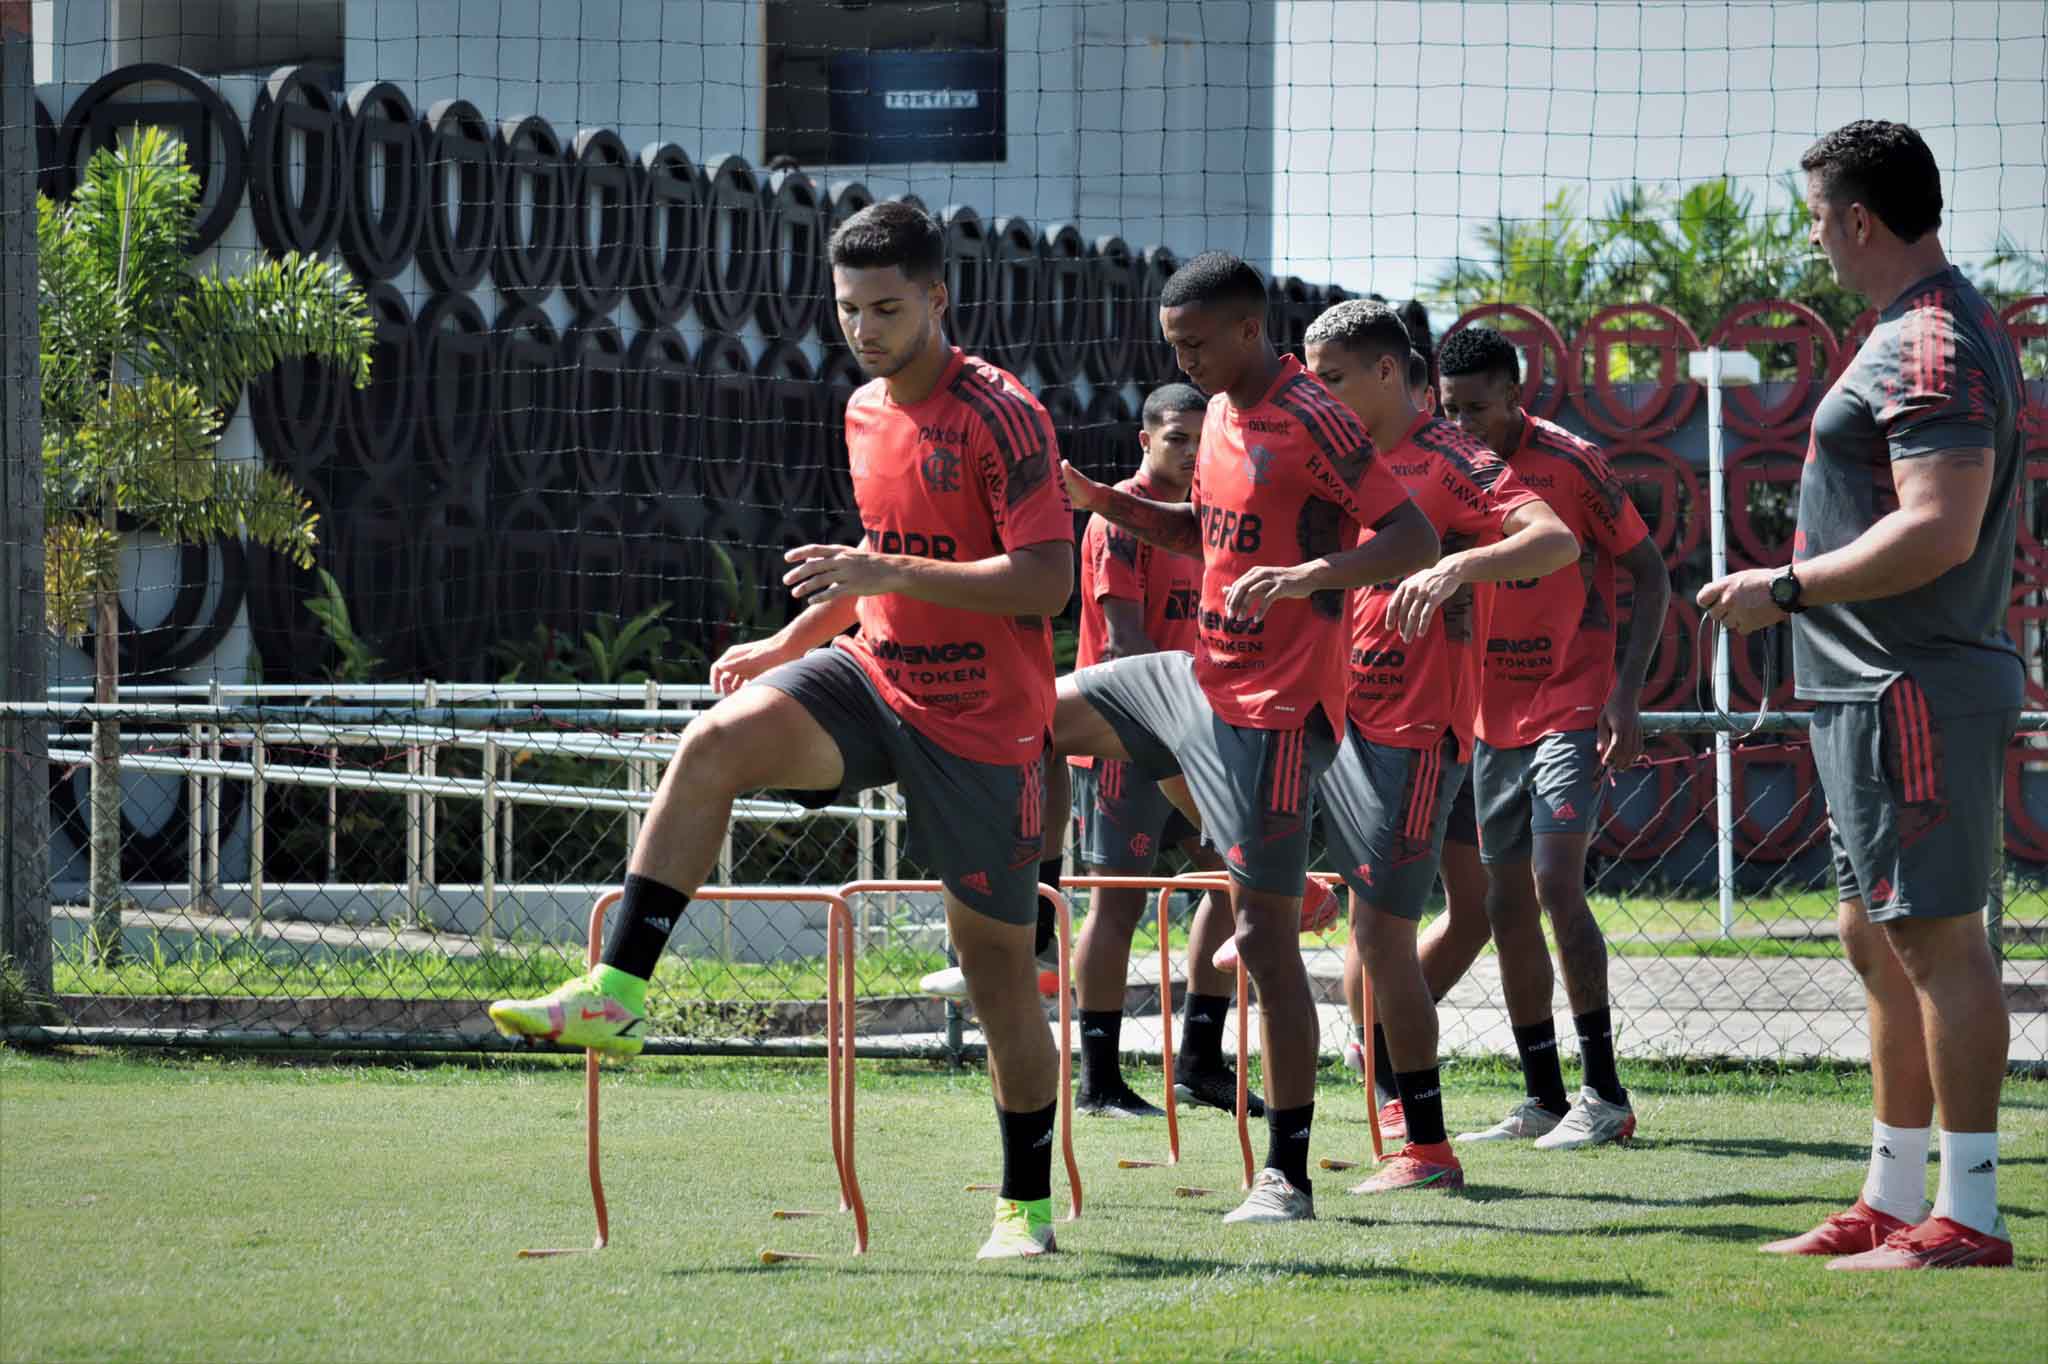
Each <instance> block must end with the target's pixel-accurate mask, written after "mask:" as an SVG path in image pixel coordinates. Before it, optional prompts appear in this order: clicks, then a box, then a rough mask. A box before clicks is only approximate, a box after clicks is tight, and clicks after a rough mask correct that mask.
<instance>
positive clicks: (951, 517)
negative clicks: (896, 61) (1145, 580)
mask: <svg viewBox="0 0 2048 1364" xmlns="http://www.w3.org/2000/svg"><path fill="white" fill-rule="evenodd" d="M830 249H831V262H832V288H833V294H834V297H835V299H836V302H837V306H838V311H839V324H840V327H841V328H842V329H843V330H844V331H845V333H846V339H847V342H848V344H849V345H850V346H851V347H852V348H853V353H854V355H855V357H856V358H857V359H858V361H859V363H860V366H861V369H862V371H863V372H864V373H866V374H868V375H869V376H871V378H870V382H869V383H867V384H866V385H865V386H863V387H862V388H861V389H860V390H859V391H857V392H856V393H855V394H854V395H853V398H852V400H851V401H850V402H849V403H848V404H847V409H846V445H847V453H848V456H849V459H850V463H851V466H852V474H853V487H854V497H855V501H856V503H857V505H858V507H859V510H860V517H861V525H862V527H863V528H864V534H863V540H862V543H861V544H858V545H804V546H802V547H800V548H797V549H793V550H791V551H790V552H789V554H788V555H787V559H788V562H789V563H790V565H791V567H790V570H789V572H788V573H787V574H786V575H785V576H784V578H783V581H784V582H785V583H786V584H787V585H788V586H789V588H790V590H791V592H792V593H793V595H794V596H795V597H796V599H797V600H798V601H799V602H801V603H802V604H803V608H804V609H803V611H802V612H801V613H800V614H799V615H797V616H796V618H795V619H793V620H792V621H790V623H789V624H788V625H786V626H784V627H783V628H782V629H781V630H780V631H778V632H777V633H775V634H774V635H771V636H770V637H768V638H767V639H763V640H759V641H756V642H753V643H749V644H741V645H736V646H735V647H733V648H731V649H728V650H727V651H726V652H725V653H724V654H723V655H722V656H721V657H720V658H719V660H718V662H717V663H716V664H715V665H714V667H713V668H712V674H711V680H712V684H713V685H714V686H715V687H716V688H717V689H718V691H719V692H721V693H722V694H723V695H724V699H723V700H721V701H719V703H718V704H717V705H715V706H713V707H712V708H711V709H710V710H709V711H706V712H705V713H704V714H703V715H701V716H698V717H697V718H695V719H693V720H692V721H691V723H690V725H689V727H688V728H687V729H686V730H684V732H683V739H682V742H681V744H680V745H679V746H678V747H677V749H676V753H675V756H674V758H673V759H672V760H671V761H670V762H669V765H668V771H667V772H666V774H665V775H664V776H663V778H662V782H661V786H660V788H659V789H658V790H657V791H656V792H655V796H654V801H653V804H652V806H651V807H650V808H649V810H648V813H647V819H646V823H645V825H644V827H643V828H642V831H641V836H640V838H639V840H638V841H637V842H636V843H635V845H634V847H633V854H632V859H631V862H630V864H629V867H630V870H629V874H628V875H627V877H626V885H625V899H624V900H623V901H622V902H621V903H620V906H619V909H618V912H617V916H616V924H615V927H614V928H613V930H612V933H611V937H610V940H609V941H608V942H607V943H606V944H605V949H604V956H603V961H602V964H600V965H599V966H597V967H595V968H593V969H592V970H591V972H590V973H589V974H588V975H587V976H583V977H579V978H578V979H575V980H572V981H570V982H568V983H567V984H565V985H563V986H562V987H560V988H559V989H557V990H555V991H554V992H553V993H552V994H549V995H546V996H544V997H542V998H539V999H530V1000H501V1001H499V1002H498V1003H496V1004H493V1005H492V1006H491V1011H490V1012H491V1019H492V1021H493V1022H494V1023H495V1024H496V1025H497V1027H498V1028H499V1030H500V1031H502V1032H504V1033H507V1034H508V1035H513V1036H527V1037H545V1038H548V1039H550V1040H553V1041H558V1042H561V1043H564V1044H565V1045H568V1046H575V1047H592V1048H595V1049H597V1050H599V1051H603V1052H607V1053H610V1054H612V1055H615V1056H631V1055H633V1054H635V1053H637V1052H638V1051H639V1050H640V1047H641V1025H642V1022H643V1021H644V1020H643V1013H644V1008H645V995H646V990H647V983H648V980H649V978H650V977H652V976H653V974H654V968H655V965H656V963H657V962H658V961H659V959H660V956H661V953H662V950H663V948H664V946H665V945H666V944H667V942H668V938H669V934H670V932H671V931H672V930H673V928H674V927H675V924H676V922H677V921H678V920H679V919H680V918H681V917H682V915H683V914H684V912H685V911H686V910H687V908H688V906H689V899H690V895H691V894H692V893H693V892H694V891H695V890H696V889H697V887H698V886H700V885H701V884H702V883H703V881H704V878H705V877H706V876H707V875H708V874H709V873H710V870H711V867H712V866H713V864H714V862H715V861H716V859H717V856H718V847H719V842H720V840H721V839H722V838H723V836H724V834H725V831H726V827H727V825H728V823H729V822H730V819H731V812H732V801H733V798H734V797H735V796H736V795H737V794H739V793H740V792H742V791H747V790H752V789H755V788H758V787H778V788H791V789H793V790H795V791H797V792H799V793H801V795H800V798H801V799H802V800H804V801H805V803H807V804H811V805H814V806H822V805H827V804H831V803H834V802H838V801H842V800H846V799H849V798H850V796H851V793H853V792H856V791H859V790H862V789H865V788H867V787H872V786H880V785H883V784H885V783H888V782H895V783H897V784H898V785H900V786H901V787H902V789H903V792H904V799H905V804H906V805H907V806H908V809H909V814H910V820H911V825H910V828H911V841H912V844H913V846H914V847H916V848H918V849H919V851H920V854H921V855H922V856H923V857H924V858H925V859H926V860H928V861H930V862H931V863H932V864H934V865H935V866H936V867H937V869H938V872H939V878H940V880H942V881H943V882H944V883H945V905H946V922H947V928H948V930H949V932H950V933H951V935H952V940H953V943H954V946H955V947H956V949H957V950H958V952H959V955H960V962H961V966H962V968H963V969H964V971H965V972H966V976H967V984H968V991H969V994H970V995H971V997H972V998H973V1001H974V1008H975V1012H976V1014H977V1015H979V1017H980V1019H981V1025H982V1029H983V1032H984V1033H985V1034H986V1036H987V1038H988V1049H989V1057H990V1062H991V1064H990V1071H991V1076H992V1080H993V1086H994V1089H995V1101H996V1119H997V1125H998V1128H999V1130H1000V1133H1001V1138H1002V1147H1003V1182H1002V1190H1001V1194H1000V1196H999V1197H998V1199H997V1202H996V1215H995V1226H994V1229H993V1230H992V1232H991V1233H990V1235H989V1238H988V1241H987V1244H985V1245H984V1246H983V1247H982V1248H981V1258H983V1259H994V1258H1008V1257H1013V1256H1030V1255H1037V1254H1040V1253H1042V1252H1044V1251H1049V1250H1052V1249H1054V1244H1053V1231H1052V1207H1051V1197H1050V1195H1051V1191H1052V1190H1051V1178H1052V1133H1053V1118H1054V1110H1055V1103H1054V1099H1055V1089H1056V1074H1057V1060H1056V1052H1055V1050H1054V1047H1053V1041H1052V1037H1051V1035H1050V1033H1049V1032H1048V1031H1047V1029H1046V1026H1045V1015H1044V1012H1043V1009H1042V1006H1041V1004H1040V1002H1039V994H1038V989H1037V982H1036V966H1035V963H1034V961H1033V958H1032V936H1033V926H1034V923H1035V921H1036V918H1037V908H1036V905H1037V899H1038V895H1037V884H1038V855H1039V846H1040V842H1041V833H1042V830H1041V827H1040V826H1041V824H1042V822H1043V796H1042V791H1043V784H1042V782H1043V757H1044V748H1045V736H1046V734H1047V733H1048V731H1049V730H1050V728H1051V723H1052V710H1053V667H1052V637H1051V631H1050V629H1049V627H1048V624H1047V618H1048V617H1049V616H1051V615H1052V614H1053V613H1055V612H1057V611H1059V610H1060V609H1061V608H1062V607H1063V606H1064V605H1065V603H1066V600H1067V597H1068V595H1069V594H1070V593H1071V592H1072V590H1073V575H1074V555H1073V520H1072V513H1071V511H1070V510H1069V507H1068V503H1067V497H1066V493H1065V490H1064V488H1063V487H1062V486H1061V483H1060V479H1059V477H1058V473H1057V469H1056V463H1057V460H1058V451H1057V446H1056V445H1055V442H1054V436H1053V429H1052V423H1051V421H1050V419H1049V418H1048V417H1047V416H1046V413H1045V409H1044V408H1043V407H1041V406H1039V404H1038V401H1037V400H1036V399H1035V398H1033V397H1032V396H1031V394H1030V393H1029V391H1027V390H1026V389H1025V388H1024V386H1023V385H1022V384H1020V383H1018V382H1017V380H1016V379H1014V378H1013V377H1011V376H1010V375H1009V374H1006V373H1004V372H1003V371H1002V370H1000V369H997V368H996V367H995V366H993V365H990V364H987V363H986V362H984V361H982V360H978V359H975V358H973V357H971V356H967V355H963V354H962V353H961V352H960V351H959V350H957V349H954V348H952V347H950V346H948V345H946V344H945V342H944V340H943V338H942V334H941V332H940V319H941V318H942V317H943V315H944V313H945V309H946V286H945V283H944V279H945V275H944V263H945V261H944V257H945V235H944V233H943V231H942V230H941V229H940V227H939V225H938V224H937V223H935V222H934V221H933V220H932V219H931V218H930V217H929V216H928V215H926V214H925V213H924V212H922V211H921V210H919V209H916V208H914V207H912V206H909V205H906V204H900V203H880V204H875V205H873V206H871V207H869V208H865V209H862V210H861V211H860V212H859V213H856V214H855V215H853V217H851V218H849V219H847V221H846V222H845V223H844V224H843V225H842V226H841V227H840V228H839V230H838V231H836V232H835V233H834V234H833V235H832V241H831V248H830ZM855 624H858V625H859V626H860V632H859V633H858V634H856V635H846V634H844V632H845V631H846V630H847V629H848V627H850V626H853V625H855ZM750 684H751V685H750Z"/></svg>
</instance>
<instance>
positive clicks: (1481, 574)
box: [1386, 499, 1579, 639]
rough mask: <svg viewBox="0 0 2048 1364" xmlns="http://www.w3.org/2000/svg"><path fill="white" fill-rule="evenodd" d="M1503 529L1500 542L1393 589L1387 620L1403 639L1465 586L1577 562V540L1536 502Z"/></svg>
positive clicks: (1446, 560) (1451, 557) (1453, 557)
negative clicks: (1504, 533)
mask: <svg viewBox="0 0 2048 1364" xmlns="http://www.w3.org/2000/svg"><path fill="white" fill-rule="evenodd" d="M1501 529H1502V530H1504V531H1505V532H1506V535H1505V536H1504V537H1503V538H1502V539H1500V540H1498V541H1496V542H1494V543H1493V544H1490V545H1479V546H1475V547H1473V548H1472V549H1463V550H1459V551H1458V552H1457V553H1456V554H1446V555H1445V556H1444V557H1443V558H1441V559H1439V560H1437V561H1436V563H1435V565H1434V566H1433V567H1431V568H1428V569H1426V570H1424V571H1423V572H1421V573H1417V574H1415V575H1413V576H1412V577H1409V578H1407V579H1404V580H1403V581H1402V583H1401V585H1400V586H1399V587H1397V588H1395V589H1394V594H1393V596H1392V597H1391V598H1389V599H1388V601H1387V614H1386V620H1387V623H1388V624H1390V625H1392V626H1393V627H1394V628H1395V629H1396V630H1398V631H1400V633H1401V638H1403V639H1414V638H1415V637H1416V636H1418V635H1420V634H1421V633H1422V632H1423V631H1424V630H1427V629H1428V628H1429V623H1430V621H1431V620H1433V619H1435V617H1436V612H1437V609H1438V608H1439V607H1441V606H1442V605H1443V604H1444V603H1445V602H1447V601H1449V600H1450V599H1451V598H1452V597H1454V596H1456V595H1457V593H1458V590H1459V589H1460V588H1462V587H1464V586H1466V585H1467V584H1469V583H1493V582H1504V581H1507V580H1509V579H1512V578H1541V577H1543V576H1544V575H1545V574H1549V573H1555V572H1556V571H1557V570H1558V569H1560V568H1563V567H1564V566H1565V565H1566V564H1568V563H1570V562H1571V561H1572V560H1573V559H1576V558H1577V557H1578V554H1579V538H1578V537H1577V536H1576V535H1573V534H1572V532H1571V527H1569V526H1567V525H1565V523H1564V522H1563V521H1562V520H1560V519H1558V515H1557V513H1556V512H1554V511H1552V510H1551V509H1550V504H1549V503H1547V502H1544V501H1542V500H1540V499H1539V500H1536V501H1531V502H1524V503H1522V504H1521V505H1520V506H1518V507H1516V508H1515V509H1514V510H1513V511H1511V512H1509V513H1508V514H1507V518H1506V519H1505V520H1504V521H1502V522H1501Z"/></svg>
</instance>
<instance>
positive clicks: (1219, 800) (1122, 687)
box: [1073, 652, 1337, 896]
mask: <svg viewBox="0 0 2048 1364" xmlns="http://www.w3.org/2000/svg"><path fill="white" fill-rule="evenodd" d="M1073 678H1074V684H1075V686H1076V687H1078V688H1079V689H1080V692H1081V696H1082V698H1083V699H1085V700H1086V701H1087V702H1088V704H1089V705H1091V706H1093V707H1094V708H1095V709H1096V710H1097V711H1099V712H1100V713H1101V714H1102V716H1103V718H1105V719H1107V720H1108V721H1109V723H1110V726H1111V727H1112V728H1113V729H1115V730H1116V733H1117V737H1118V738H1119V739H1121V740H1122V741H1123V745H1124V749H1125V751H1126V752H1128V753H1129V754H1130V755H1131V767H1132V770H1133V774H1134V775H1139V776H1143V777H1145V778H1146V779H1147V780H1150V781H1157V780H1159V779H1160V778H1162V777H1171V776H1176V775H1179V776H1185V777H1186V778H1187V783H1188V790H1189V791H1190V792H1191V793H1192V794H1193V795H1194V798H1195V807H1196V809H1198V810H1199V811H1200V812H1201V815H1202V833H1203V836H1204V838H1205V839H1206V840H1207V841H1208V843H1209V844H1210V846H1211V847H1214V848H1216V849H1218V850H1220V851H1221V852H1222V854H1223V864H1224V865H1225V866H1226V867H1228V868H1230V874H1231V876H1232V877H1233V878H1235V879H1236V881H1237V883H1238V884H1239V885H1242V886H1245V887H1247V888H1248V889H1251V890H1257V891H1264V892H1268V893H1270V894H1274V895H1294V896H1298V895H1300V894H1301V888H1302V882H1303V880H1304V878H1305V877H1306V876H1307V874H1308V843H1309V826H1310V824H1311V822H1312V821H1313V819H1314V815H1315V796H1314V790H1315V784H1316V782H1317V780H1318V779H1320V778H1321V776H1322V775H1323V772H1324V771H1325V770H1326V769H1327V768H1328V767H1329V765H1330V762H1331V760H1332V759H1333V758H1334V757H1335V756H1336V751H1337V739H1336V735H1335V734H1334V733H1333V732H1332V731H1331V730H1330V727H1329V722H1328V721H1326V720H1325V719H1324V718H1323V715H1322V711H1321V710H1320V709H1317V710H1316V711H1314V712H1313V713H1312V714H1311V717H1310V719H1309V721H1308V723H1307V724H1305V725H1303V726H1302V727H1301V728H1299V729H1248V728H1243V727H1240V726H1238V725H1233V724H1230V723H1228V722H1227V721H1224V720H1220V719H1218V718H1217V716H1216V712H1215V711H1213V710H1212V709H1210V707H1209V701H1208V698H1207V697H1205V696H1204V695H1203V694H1202V689H1201V687H1200V686H1198V685H1197V684H1196V682H1195V660H1194V657H1193V655H1191V654H1186V653H1180V652H1174V653H1156V654H1139V655H1137V656H1136V657H1134V658H1119V659H1117V660H1116V661H1114V662H1111V663H1098V664H1096V665H1095V666H1094V667H1091V668H1083V669H1081V670H1080V671H1079V672H1077V673H1075V674H1073Z"/></svg>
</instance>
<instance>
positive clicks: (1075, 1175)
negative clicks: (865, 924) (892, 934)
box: [833, 881, 1081, 1222]
mask: <svg viewBox="0 0 2048 1364" xmlns="http://www.w3.org/2000/svg"><path fill="white" fill-rule="evenodd" d="M944 890H945V884H944V883H943V882H940V881H848V882H847V883H846V884H845V885H843V886H841V887H839V889H838V891H837V892H836V894H837V895H838V897H839V899H840V901H841V903H842V905H844V903H845V902H847V901H850V900H851V899H852V898H853V897H854V896H856V895H877V894H887V893H888V892H890V891H920V892H926V893H931V892H943V891H944ZM1038 894H1039V898H1040V899H1042V900H1045V901H1046V902H1047V903H1049V904H1051V905H1052V906H1053V909H1054V913H1053V923H1054V925H1055V926H1056V927H1057V928H1058V929H1059V937H1060V969H1059V981H1060V987H1059V988H1060V1154H1061V1155H1062V1156H1063V1157H1065V1159H1066V1165H1067V1217H1066V1220H1067V1221H1069V1222H1072V1221H1074V1220H1075V1219H1076V1218H1078V1217H1080V1215H1081V1167H1080V1165H1079V1163H1078V1162H1076V1161H1075V1159H1074V1040H1073V1022H1074V1012H1073V1011H1074V991H1073V975H1072V970H1073V956H1074V950H1073V936H1074V925H1073V911H1072V910H1071V909H1070V908H1069V907H1068V905H1067V899H1066V897H1065V896H1064V895H1062V894H1060V893H1059V892H1058V891H1057V890H1054V889H1053V888H1052V887H1051V886H1046V885H1041V886H1040V887H1039V888H1038ZM849 922H850V921H849ZM851 932H852V930H851V928H850V927H849V929H848V934H849V939H848V940H849V942H850V941H851ZM851 955H852V953H851V949H849V951H848V957H849V965H848V967H847V978H848V990H847V1006H846V1008H847V1013H848V1017H849V1019H850V1018H851V1016H852V1010H853V1004H852V999H853V992H852V984H851V982H852V975H853V968H852V966H851V964H850V958H851ZM852 1038H853V1025H852V1023H851V1022H849V1023H848V1024H847V1045H846V1066H847V1069H848V1070H849V1071H850V1070H851V1069H852V1066H853V1041H852ZM833 1064H835V1065H836V1064H838V1063H837V1062H836V1061H835V1062H833ZM835 1087H836V1086H835ZM852 1103H853V1085H852V1082H851V1081H850V1080H849V1081H848V1082H847V1107H848V1111H849V1116H848V1119H847V1122H848V1131H849V1133H850V1132H851V1130H852V1117H851V1109H852ZM847 1164H848V1173H849V1174H851V1166H852V1147H851V1142H850V1141H849V1144H848V1154H847Z"/></svg>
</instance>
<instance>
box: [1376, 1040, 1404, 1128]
mask: <svg viewBox="0 0 2048 1364" xmlns="http://www.w3.org/2000/svg"><path fill="white" fill-rule="evenodd" d="M1372 1087H1373V1088H1374V1089H1376V1090H1378V1091H1379V1093H1378V1095H1377V1096H1376V1097H1377V1098H1378V1099H1379V1101H1380V1102H1381V1103H1385V1102H1386V1101H1387V1100H1389V1099H1392V1098H1395V1097H1397V1095H1398V1094H1399V1092H1400V1091H1398V1090H1397V1089H1395V1087H1394V1054H1393V1053H1392V1052H1390V1051H1388V1050H1387V1030H1386V1029H1385V1028H1383V1027H1381V1026H1380V1025H1379V1024H1377V1023H1375V1024H1373V1025H1372ZM1402 1107H1403V1108H1406V1107H1407V1104H1406V1103H1405V1102H1404V1103H1403V1104H1402Z"/></svg>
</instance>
